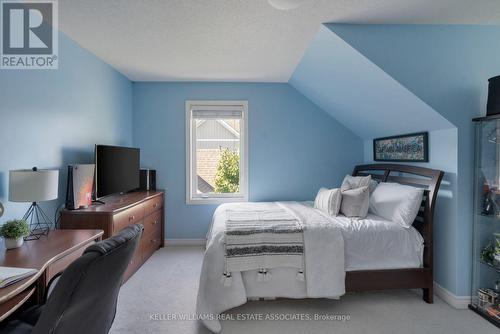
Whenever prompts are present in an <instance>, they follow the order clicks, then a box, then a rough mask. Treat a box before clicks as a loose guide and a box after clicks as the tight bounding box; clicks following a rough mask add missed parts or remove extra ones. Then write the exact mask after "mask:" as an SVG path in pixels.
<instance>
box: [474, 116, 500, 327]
mask: <svg viewBox="0 0 500 334" xmlns="http://www.w3.org/2000/svg"><path fill="white" fill-rule="evenodd" d="M473 121H474V126H475V154H474V156H475V157H474V238H473V259H472V291H471V296H472V300H471V304H470V306H469V308H470V309H472V310H473V311H475V312H477V313H479V314H480V315H481V316H482V317H484V318H485V319H487V320H489V321H490V322H491V323H493V324H495V325H496V326H498V327H499V328H500V311H499V303H500V117H491V116H490V117H482V118H476V119H474V120H473Z"/></svg>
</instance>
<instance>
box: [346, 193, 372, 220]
mask: <svg viewBox="0 0 500 334" xmlns="http://www.w3.org/2000/svg"><path fill="white" fill-rule="evenodd" d="M369 206H370V190H369V188H368V186H365V187H360V188H356V189H348V190H345V191H342V204H341V206H340V212H341V213H342V214H343V215H344V216H346V217H358V218H365V217H366V214H367V213H368V207H369Z"/></svg>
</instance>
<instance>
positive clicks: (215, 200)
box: [186, 196, 248, 205]
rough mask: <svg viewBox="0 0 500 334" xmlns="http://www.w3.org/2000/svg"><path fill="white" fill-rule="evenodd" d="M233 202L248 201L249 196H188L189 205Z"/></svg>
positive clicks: (187, 202)
mask: <svg viewBox="0 0 500 334" xmlns="http://www.w3.org/2000/svg"><path fill="white" fill-rule="evenodd" d="M233 202H248V197H246V196H245V197H208V198H201V197H196V198H188V199H187V200H186V204H187V205H203V204H223V203H233Z"/></svg>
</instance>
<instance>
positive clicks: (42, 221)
mask: <svg viewBox="0 0 500 334" xmlns="http://www.w3.org/2000/svg"><path fill="white" fill-rule="evenodd" d="M58 190H59V171H58V170H47V169H37V168H36V167H33V169H21V170H11V171H9V201H11V202H31V205H30V207H29V208H28V211H26V214H25V215H24V217H23V219H24V220H26V222H28V223H29V225H30V230H31V233H30V235H29V236H27V237H26V238H25V240H34V239H39V238H40V236H41V235H46V234H48V233H49V230H50V226H51V225H52V222H51V220H50V218H49V217H48V216H47V214H45V212H44V211H43V210H42V208H41V207H40V206H39V205H38V202H44V201H51V200H54V199H57V197H58Z"/></svg>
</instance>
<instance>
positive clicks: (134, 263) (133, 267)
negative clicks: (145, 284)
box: [123, 245, 143, 282]
mask: <svg viewBox="0 0 500 334" xmlns="http://www.w3.org/2000/svg"><path fill="white" fill-rule="evenodd" d="M142 263H143V262H142V250H141V247H140V245H139V247H137V249H136V250H135V253H134V256H133V257H132V259H131V260H130V262H129V264H128V267H127V270H126V271H125V273H124V274H123V281H124V282H125V281H126V280H127V279H129V277H130V276H132V275H133V274H134V273H135V272H136V271H137V269H139V268H140V266H141V265H142Z"/></svg>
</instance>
